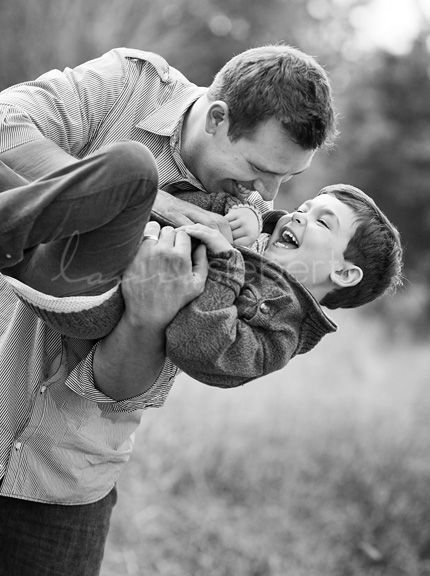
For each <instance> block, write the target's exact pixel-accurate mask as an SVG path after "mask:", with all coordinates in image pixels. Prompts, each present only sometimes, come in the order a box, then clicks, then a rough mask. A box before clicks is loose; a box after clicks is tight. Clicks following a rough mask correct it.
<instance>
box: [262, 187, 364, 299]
mask: <svg viewBox="0 0 430 576" xmlns="http://www.w3.org/2000/svg"><path fill="white" fill-rule="evenodd" d="M355 219H356V217H355V214H354V212H353V210H352V209H351V208H350V207H349V206H347V205H346V204H343V203H342V202H340V200H338V199H337V198H335V197H334V196H332V195H330V194H321V195H320V196H316V197H315V198H313V199H312V200H308V201H307V202H305V203H304V204H302V205H301V206H300V207H299V208H298V209H297V210H296V211H295V212H291V213H290V214H287V215H285V216H282V217H281V218H280V219H279V220H278V222H277V224H276V227H275V230H274V231H273V234H272V236H271V238H270V240H269V243H268V246H267V248H266V251H265V253H264V255H265V256H266V258H268V259H269V260H273V261H275V262H277V263H278V264H279V265H280V266H282V268H284V269H285V270H287V271H288V272H289V273H290V274H292V275H293V276H294V277H295V278H297V279H298V280H299V281H300V282H301V283H302V284H304V285H305V286H306V287H307V288H308V289H309V290H310V291H311V292H312V293H314V295H316V296H317V297H318V296H320V295H324V293H326V292H327V291H329V290H331V289H332V288H334V287H335V286H334V285H333V283H334V284H337V283H338V282H337V279H338V278H339V279H342V277H344V278H345V280H346V277H345V268H348V266H349V264H348V263H347V262H346V261H345V259H344V257H343V253H344V252H345V250H346V247H347V245H348V242H349V240H350V239H351V237H352V236H353V234H354V232H355V228H356V224H355ZM342 275H343V276H342ZM360 279H361V276H360ZM358 281H359V280H358ZM315 292H318V294H315Z"/></svg>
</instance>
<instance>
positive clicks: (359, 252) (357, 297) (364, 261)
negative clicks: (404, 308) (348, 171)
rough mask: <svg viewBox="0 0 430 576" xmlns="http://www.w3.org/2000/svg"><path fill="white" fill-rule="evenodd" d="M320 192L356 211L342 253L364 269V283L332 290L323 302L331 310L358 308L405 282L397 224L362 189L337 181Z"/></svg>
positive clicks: (392, 290) (349, 260)
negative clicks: (350, 233)
mask: <svg viewBox="0 0 430 576" xmlns="http://www.w3.org/2000/svg"><path fill="white" fill-rule="evenodd" d="M319 194H331V195H332V196H334V197H336V198H337V199H338V200H339V201H340V202H343V204H346V205H347V206H349V207H350V208H351V209H352V210H353V212H354V214H355V216H356V220H355V224H356V229H355V232H354V234H353V236H352V238H351V239H350V240H349V242H348V245H347V247H346V250H345V252H344V254H343V256H344V258H345V260H347V261H348V262H351V263H353V264H355V265H356V266H359V267H360V268H361V269H362V271H363V278H362V280H361V282H359V283H358V284H356V285H355V286H351V287H347V288H335V289H334V290H331V291H330V292H329V293H328V294H326V295H325V296H324V298H323V299H322V300H321V304H322V305H323V306H326V307H327V308H331V309H334V308H355V307H357V306H361V305H362V304H367V303H368V302H371V301H372V300H375V299H376V298H378V297H379V296H381V295H382V294H384V293H387V292H388V293H389V292H394V291H395V290H396V288H397V287H398V286H400V285H401V284H402V254H403V251H402V245H401V242H400V235H399V232H398V230H397V229H396V227H395V226H394V225H393V224H392V223H391V222H390V221H389V220H388V218H387V217H386V215H385V214H384V213H383V212H382V210H380V208H378V206H377V205H376V204H375V202H374V201H373V200H372V198H370V197H369V196H367V194H365V193H364V192H362V191H361V190H360V189H359V188H355V187H354V186H350V185H348V184H335V185H332V186H326V187H325V188H323V189H322V190H320V191H319V192H318V195H319Z"/></svg>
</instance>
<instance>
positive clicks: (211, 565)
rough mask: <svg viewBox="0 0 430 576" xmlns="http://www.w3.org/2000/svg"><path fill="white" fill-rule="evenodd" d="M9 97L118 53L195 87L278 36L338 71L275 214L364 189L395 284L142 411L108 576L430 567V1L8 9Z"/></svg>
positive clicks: (102, 2) (3, 64) (94, 3)
mask: <svg viewBox="0 0 430 576" xmlns="http://www.w3.org/2000/svg"><path fill="white" fill-rule="evenodd" d="M0 10H1V12H0V16H1V19H0V31H1V34H0V48H1V49H0V89H2V88H5V87H6V86H8V85H10V84H14V83H17V82H20V81H23V80H27V79H32V78H34V77H36V76H37V75H39V74H42V73H43V72H45V71H46V70H48V69H50V68H60V69H62V68H64V67H65V66H74V65H77V64H79V63H81V62H83V61H85V60H88V59H91V58H94V57H97V56H98V55H100V54H102V53H103V52H105V51H107V50H109V49H111V48H113V47H116V46H130V47H135V48H141V49H144V50H151V51H154V52H158V53H159V54H161V55H162V56H164V57H165V58H166V59H167V60H168V62H169V63H170V64H171V65H173V66H175V67H177V68H179V69H180V70H181V71H182V72H183V73H184V74H185V75H186V76H187V77H188V78H189V79H190V80H192V81H193V82H195V83H196V84H200V85H207V84H208V83H210V82H211V79H212V77H213V75H214V73H215V72H216V71H217V70H218V69H219V67H221V66H222V64H224V62H225V61H226V60H227V59H229V58H230V57H231V56H233V55H234V54H236V53H238V52H240V51H242V50H245V49H246V48H249V47H252V46H256V45H260V44H263V43H269V42H270V43H272V42H278V41H283V42H287V43H289V44H292V45H295V46H297V47H299V48H300V49H302V50H304V51H306V52H309V53H310V54H312V55H314V56H315V57H316V58H317V59H318V61H319V62H320V63H321V64H322V65H323V66H324V67H325V68H326V70H327V71H328V72H329V74H330V76H331V78H332V84H333V89H334V94H335V98H336V105H337V111H338V114H339V128H340V136H339V138H338V139H337V141H336V145H335V147H334V148H332V149H331V150H327V151H320V152H319V153H318V155H317V156H316V158H315V160H314V162H313V165H312V167H311V169H310V170H309V171H307V172H306V173H305V174H303V175H300V176H298V177H296V178H295V179H294V180H293V181H292V182H289V183H288V184H287V185H285V188H284V190H283V191H282V193H281V194H280V195H279V198H278V199H277V205H278V206H279V207H283V208H287V209H288V208H293V207H295V206H296V205H297V202H298V201H299V202H300V201H301V199H302V198H306V197H308V196H309V195H311V194H313V193H315V192H316V191H317V190H319V189H320V188H321V187H322V186H325V185H327V184H332V183H336V182H347V183H350V184H353V185H355V186H358V187H360V188H362V189H364V190H365V191H366V192H368V193H369V194H370V195H372V196H373V197H374V198H375V200H376V201H377V202H378V203H379V204H380V206H381V207H382V208H383V210H384V211H385V212H386V213H387V215H388V216H389V217H390V218H391V219H392V220H393V221H394V222H395V223H396V225H397V226H398V228H399V230H400V232H401V235H402V238H403V242H404V246H405V282H404V287H403V289H402V290H400V291H399V293H398V294H397V295H396V296H395V297H392V298H385V299H381V300H380V301H378V302H376V303H374V304H372V305H370V306H367V307H365V308H363V309H362V310H359V311H348V312H346V313H341V312H340V313H339V312H337V313H332V314H331V315H332V316H333V318H334V319H335V321H336V322H337V323H338V324H339V331H338V332H337V333H336V334H335V335H331V336H329V337H327V338H326V339H325V340H324V341H323V342H322V343H321V345H319V346H318V347H317V349H316V350H315V351H313V352H312V353H311V354H309V355H306V356H304V357H303V358H297V359H294V360H293V361H292V362H291V364H290V365H289V366H288V367H287V368H285V369H284V370H282V371H281V372H278V373H276V374H274V375H271V376H270V377H267V378H264V379H261V380H258V381H256V382H253V383H250V384H248V385H247V386H245V387H244V388H241V389H240V390H231V391H225V390H217V389H211V388H209V387H205V386H203V385H201V384H198V383H197V382H194V381H192V380H191V379H189V378H187V377H185V376H181V377H180V378H178V380H177V383H176V385H175V387H174V390H173V391H172V394H171V395H170V397H169V399H168V401H167V404H166V406H165V407H164V408H163V409H162V410H153V411H148V412H147V413H145V415H144V418H143V422H142V426H141V428H140V430H139V432H138V434H137V445H136V450H135V453H134V456H133V458H132V461H131V463H130V465H129V466H128V467H127V468H126V469H125V471H124V472H123V474H122V477H121V480H120V483H119V503H118V505H117V508H116V510H115V514H114V518H113V522H112V529H111V533H110V537H109V541H108V545H107V550H106V556H105V561H104V565H103V570H102V575H103V576H114V575H115V576H117V575H118V574H120V575H130V576H131V575H133V576H134V575H139V576H140V575H141V574H144V575H145V576H146V575H150V576H152V575H158V574H160V575H163V576H191V575H192V576H200V575H201V576H230V575H234V576H242V575H243V576H290V575H291V576H302V575H303V576H304V575H306V576H313V575H318V576H356V575H362V574H363V575H381V576H382V575H387V576H400V575H405V576H426V575H427V576H428V575H430V462H429V457H430V441H429V438H430V434H429V432H430V423H429V416H430V393H429V385H430V382H429V366H430V362H429V341H430V334H429V325H430V290H429V284H430V58H429V55H430V0H252V1H251V0H91V1H88V0H74V1H73V2H70V1H69V0H55V2H54V1H50V0H33V1H32V2H28V1H27V0H13V1H12V0H9V1H7V0H0Z"/></svg>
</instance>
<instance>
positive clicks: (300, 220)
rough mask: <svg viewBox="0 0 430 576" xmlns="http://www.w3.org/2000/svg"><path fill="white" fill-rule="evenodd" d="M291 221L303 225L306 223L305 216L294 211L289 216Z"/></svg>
mask: <svg viewBox="0 0 430 576" xmlns="http://www.w3.org/2000/svg"><path fill="white" fill-rule="evenodd" d="M291 220H292V221H293V222H297V223H298V224H302V225H303V224H305V222H306V215H305V213H304V212H297V211H295V212H293V213H292V214H291Z"/></svg>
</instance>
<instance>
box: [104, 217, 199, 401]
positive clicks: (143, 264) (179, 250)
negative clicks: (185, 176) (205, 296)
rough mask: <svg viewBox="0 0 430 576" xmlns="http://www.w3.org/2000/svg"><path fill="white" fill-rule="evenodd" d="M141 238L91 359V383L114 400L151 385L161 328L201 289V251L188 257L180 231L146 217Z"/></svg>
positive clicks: (161, 345) (160, 358)
mask: <svg viewBox="0 0 430 576" xmlns="http://www.w3.org/2000/svg"><path fill="white" fill-rule="evenodd" d="M148 233H149V234H154V235H156V236H158V235H159V240H158V241H157V240H153V239H146V240H144V241H143V243H142V244H141V247H140V249H139V251H138V253H137V255H136V257H135V259H134V260H133V262H132V263H131V265H130V266H129V267H128V269H127V271H126V272H125V274H124V276H123V281H122V291H123V296H124V301H125V306H126V309H125V312H124V315H123V317H122V319H121V321H120V322H119V323H118V325H117V326H116V328H115V329H114V330H113V331H112V332H111V333H110V334H109V336H107V337H106V338H105V339H104V340H102V341H101V342H100V344H99V345H98V347H97V349H96V352H95V355H94V362H93V370H94V380H95V383H96V386H97V388H98V389H99V390H101V391H102V392H103V393H104V394H106V395H107V396H109V397H110V398H113V399H115V400H118V401H119V400H123V399H126V398H133V397H135V396H138V395H140V394H143V393H144V392H146V391H147V390H148V389H149V388H151V386H152V385H153V384H154V382H155V380H156V379H157V376H158V375H159V373H160V371H161V369H162V367H163V364H164V360H165V329H166V327H167V325H168V324H169V323H170V322H171V321H172V319H173V318H174V317H175V316H176V314H177V312H178V311H179V310H180V309H181V308H182V307H183V306H185V305H186V304H187V303H189V302H190V301H191V300H193V299H194V298H195V297H196V296H198V295H199V294H201V292H202V291H203V288H204V285H205V281H206V276H207V259H206V254H205V250H204V248H203V247H200V248H199V249H198V251H197V252H196V254H195V259H194V264H193V261H192V259H191V242H190V238H189V236H188V235H187V234H185V232H177V233H175V231H174V230H173V228H170V227H165V228H163V229H162V230H161V231H160V227H159V226H158V224H156V223H155V222H151V223H149V224H148V225H147V227H146V229H145V234H148Z"/></svg>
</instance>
